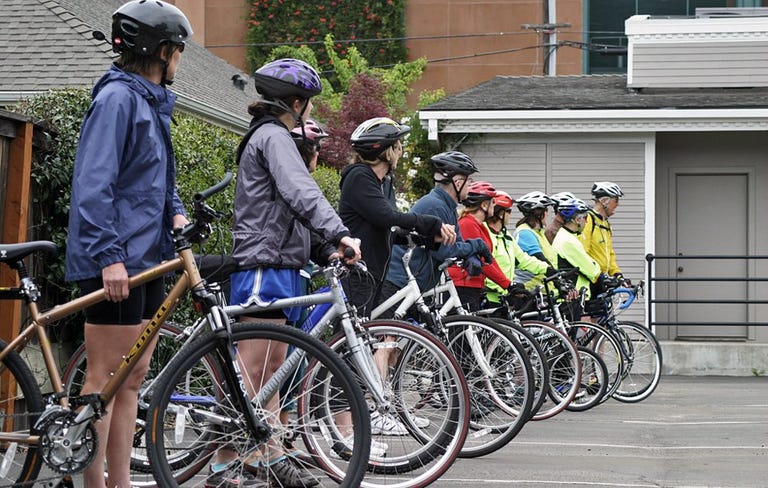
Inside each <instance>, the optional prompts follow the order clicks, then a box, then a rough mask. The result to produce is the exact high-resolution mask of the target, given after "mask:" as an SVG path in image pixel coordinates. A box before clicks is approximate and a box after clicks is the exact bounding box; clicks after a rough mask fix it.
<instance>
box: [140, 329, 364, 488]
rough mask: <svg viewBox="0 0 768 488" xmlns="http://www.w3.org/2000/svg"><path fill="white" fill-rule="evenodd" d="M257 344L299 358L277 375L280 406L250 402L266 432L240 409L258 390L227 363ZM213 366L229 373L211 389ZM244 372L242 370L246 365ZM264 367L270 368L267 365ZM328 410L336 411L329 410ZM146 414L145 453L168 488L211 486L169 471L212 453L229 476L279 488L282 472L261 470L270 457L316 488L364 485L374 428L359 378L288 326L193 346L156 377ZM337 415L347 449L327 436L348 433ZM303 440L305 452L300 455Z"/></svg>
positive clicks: (218, 335)
mask: <svg viewBox="0 0 768 488" xmlns="http://www.w3.org/2000/svg"><path fill="white" fill-rule="evenodd" d="M249 340H262V341H268V342H266V343H267V344H268V346H269V347H285V348H286V349H287V350H288V351H291V352H289V359H286V361H285V364H288V365H290V366H291V367H290V368H289V371H288V370H282V369H281V370H279V371H280V378H277V377H274V378H273V379H274V380H275V382H274V383H275V385H276V388H275V389H274V390H272V391H274V392H275V393H274V394H272V395H269V398H268V399H267V401H271V400H277V401H276V402H275V403H277V404H278V405H277V407H276V408H272V407H271V404H270V406H268V405H267V403H266V401H265V402H264V403H261V402H260V401H258V396H259V392H257V395H256V396H255V397H254V398H253V399H252V400H251V402H250V404H251V405H252V407H253V410H252V413H253V414H254V416H255V417H256V418H257V420H260V421H262V422H264V423H265V424H266V425H267V426H268V431H267V432H264V431H263V430H259V429H255V430H254V429H251V428H249V427H248V421H247V420H246V417H245V415H244V413H243V412H242V411H241V410H242V409H241V408H240V407H239V405H240V404H241V403H240V400H241V397H240V395H241V393H240V392H241V391H242V390H241V388H243V387H245V388H248V389H249V391H251V390H252V389H253V388H252V384H251V382H250V378H249V377H248V375H247V372H245V371H244V373H243V376H241V377H238V376H235V375H234V372H233V369H232V365H231V364H229V363H228V360H227V359H226V358H227V357H228V355H229V354H228V353H227V351H228V348H229V347H230V344H234V345H235V347H236V345H237V344H238V343H240V342H242V341H249ZM230 341H231V342H230ZM294 354H295V355H294ZM207 363H213V364H216V365H217V371H221V372H222V377H221V379H220V381H218V382H212V381H211V377H210V375H209V374H208V373H207V371H206V364H207ZM237 365H238V367H239V368H240V369H242V370H244V366H243V365H242V364H240V362H239V361H238V363H237ZM259 367H263V368H265V369H267V368H269V367H270V366H269V365H267V364H266V363H265V364H263V365H261V366H259ZM226 371H229V373H226ZM198 373H199V374H198ZM270 384H272V382H270V383H267V384H265V388H267V387H268V385H270ZM281 384H291V385H299V386H296V388H294V389H293V390H292V391H291V392H290V393H291V394H287V395H280V394H279V393H276V391H277V390H279V386H280V385H281ZM318 397H319V398H324V399H325V401H323V402H320V403H321V405H322V407H321V408H319V407H316V406H314V404H313V402H312V401H311V400H312V399H313V398H318ZM270 399H271V400H270ZM329 403H331V404H333V405H334V406H335V410H332V411H329V410H328V409H326V408H325V406H326V405H327V404H329ZM282 412H285V413H286V414H287V415H288V421H287V423H283V422H282V421H281V420H280V419H279V414H280V413H282ZM148 413H149V415H148V417H147V441H146V442H147V448H148V451H147V452H148V455H149V459H150V465H151V466H152V470H153V473H154V475H155V477H156V479H157V482H158V485H159V486H162V487H163V488H165V487H171V488H173V487H176V486H178V485H179V484H181V483H184V486H185V487H202V486H205V485H206V483H207V481H208V480H207V479H206V477H205V476H195V477H194V478H191V479H188V480H185V479H180V478H178V479H177V477H176V476H175V473H174V471H173V469H172V468H171V466H170V463H171V462H172V460H173V459H174V458H175V457H176V453H178V452H183V451H187V450H192V451H199V450H205V452H206V455H205V456H204V458H205V459H206V460H210V461H211V462H213V461H217V462H219V461H223V460H227V461H229V462H228V465H227V473H228V476H237V475H238V474H243V473H244V472H245V471H249V472H253V471H256V472H258V473H259V475H260V477H262V478H264V479H267V480H268V481H269V482H271V483H272V484H273V485H274V486H279V485H280V481H279V480H278V479H277V476H278V473H277V470H276V469H274V468H273V467H270V466H267V465H265V464H264V463H262V462H261V458H262V456H264V455H266V454H267V451H269V454H270V455H275V454H276V453H277V452H282V453H285V454H286V455H287V459H289V460H290V462H292V463H294V465H299V466H302V467H303V468H305V470H306V473H309V475H311V476H312V479H313V480H314V481H316V482H317V486H338V485H340V486H343V487H350V488H351V487H357V486H360V482H361V480H362V478H363V475H364V474H365V468H366V460H367V459H368V452H369V449H370V444H369V439H370V420H369V416H368V414H367V408H366V403H365V399H364V397H363V394H362V391H361V389H360V387H359V385H358V384H357V382H356V380H355V377H354V375H353V374H352V372H351V371H350V370H349V368H348V367H347V366H346V365H345V364H344V363H343V361H342V360H341V358H339V357H338V356H337V355H336V354H334V353H333V352H332V351H331V350H330V349H329V348H328V347H327V346H326V345H324V344H323V343H321V342H319V341H318V340H316V339H314V338H312V337H310V336H309V335H307V334H305V333H303V332H301V331H299V330H297V329H293V328H290V327H286V326H281V325H276V324H268V323H246V324H234V325H232V326H231V335H230V336H228V335H227V333H226V331H224V330H221V331H216V332H215V333H212V334H207V335H206V336H205V337H201V338H199V339H196V340H195V341H194V342H192V343H190V344H187V345H185V346H184V348H182V350H181V351H179V353H178V354H177V355H176V357H175V358H174V359H173V360H172V361H171V363H170V364H169V367H168V368H167V369H166V370H165V372H164V373H163V374H162V375H161V377H160V378H159V379H158V381H157V387H156V388H155V393H154V395H153V397H152V401H151V403H150V406H149V410H148ZM249 414H250V413H249ZM337 416H338V417H342V416H343V417H344V419H345V424H346V427H347V428H348V430H349V432H348V435H347V437H345V438H344V439H343V440H344V441H346V444H342V443H339V442H338V439H337V440H332V439H326V438H325V437H324V435H323V433H324V432H327V431H328V430H330V429H341V427H339V426H337V425H336V424H337ZM265 435H266V436H267V438H266V440H264V436H265ZM308 439H311V441H308ZM302 440H304V442H305V446H304V447H305V449H306V450H301V447H302V446H301V445H300V442H301V441H302ZM289 445H292V447H293V449H289V447H288V446H289ZM308 445H311V447H312V450H311V451H310V449H309V448H308V447H309V446H308ZM334 449H335V451H334ZM336 451H338V452H336ZM206 474H208V472H206ZM209 479H210V477H209Z"/></svg>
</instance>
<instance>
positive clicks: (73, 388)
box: [62, 322, 219, 488]
mask: <svg viewBox="0 0 768 488" xmlns="http://www.w3.org/2000/svg"><path fill="white" fill-rule="evenodd" d="M183 330H184V327H183V326H182V325H180V324H176V323H174V322H165V323H163V324H162V326H161V328H160V332H159V335H158V343H157V346H156V347H155V350H154V351H153V353H152V360H151V361H150V364H149V370H148V371H147V375H146V376H145V377H144V382H143V384H142V389H140V390H139V405H138V411H137V415H136V429H135V433H134V439H133V449H131V485H132V486H136V487H141V488H153V487H156V486H157V482H156V481H155V479H154V477H153V476H152V468H151V466H150V463H149V458H148V456H147V453H146V444H145V440H146V435H145V433H146V430H145V426H146V413H147V407H148V405H149V399H148V398H147V396H148V394H147V392H145V391H144V387H145V386H146V385H147V384H148V383H149V382H150V381H151V380H152V379H154V378H156V377H157V375H158V374H159V373H160V372H161V371H162V370H163V368H164V367H165V366H166V365H167V364H168V363H170V361H171V359H172V358H173V357H174V356H175V355H176V354H177V353H178V351H179V349H180V348H181V346H182V345H183V341H179V340H178V339H177V338H178V337H180V336H181V334H182V331H183ZM86 365H87V358H86V351H85V344H81V345H80V347H78V348H77V349H76V350H75V352H74V353H73V354H72V356H71V357H70V360H69V362H68V363H67V366H66V368H65V369H64V373H63V375H62V383H63V384H64V391H65V392H67V394H68V395H79V394H80V388H81V387H82V384H83V382H84V381H85V368H86ZM208 367H209V372H210V374H211V376H212V377H214V378H216V380H217V381H218V376H219V375H218V374H217V373H216V371H215V367H214V366H213V365H212V364H208ZM204 453H205V451H203V450H200V451H198V452H195V451H191V450H190V451H187V452H179V453H178V457H177V458H176V459H173V460H170V461H169V464H170V466H171V469H172V470H173V471H174V473H175V477H176V479H189V478H190V477H192V476H193V475H195V474H196V473H197V472H198V471H200V469H201V468H202V467H203V466H204V465H205V459H204V458H205V456H204Z"/></svg>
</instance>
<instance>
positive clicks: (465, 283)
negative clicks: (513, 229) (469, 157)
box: [448, 181, 513, 311]
mask: <svg viewBox="0 0 768 488" xmlns="http://www.w3.org/2000/svg"><path fill="white" fill-rule="evenodd" d="M497 195H498V193H497V192H496V189H495V188H494V187H493V185H491V184H490V183H488V182H487V181H475V182H473V183H472V184H470V185H469V193H468V194H467V198H465V199H464V201H463V202H462V203H463V204H464V210H462V212H461V217H460V218H459V229H460V230H461V235H462V237H463V238H465V239H472V238H477V239H482V240H483V242H484V243H485V245H486V246H487V247H488V249H489V250H490V251H491V253H493V251H494V246H493V240H492V239H491V234H490V232H489V231H488V227H486V226H485V225H484V224H485V223H486V221H487V220H488V218H489V217H491V216H492V215H493V208H494V207H493V200H494V198H496V196H497ZM467 260H468V263H467V264H468V265H467V266H461V267H460V266H456V265H454V266H451V267H450V268H448V273H449V274H450V276H451V279H452V280H453V283H454V285H455V286H456V291H457V292H458V294H459V298H460V299H461V303H462V304H465V306H466V307H467V309H468V310H472V311H474V310H479V309H480V308H481V304H482V303H483V301H484V300H485V281H486V279H488V280H490V281H491V282H492V283H494V284H495V285H496V286H499V287H501V288H502V289H504V290H506V289H508V288H510V287H511V286H512V280H511V279H510V277H512V276H513V275H507V274H505V273H504V271H502V269H501V268H500V267H499V263H498V262H497V261H496V260H495V259H494V260H493V263H492V264H490V265H487V266H482V265H481V264H480V263H479V262H478V261H477V258H475V257H474V256H470V257H469V258H467ZM473 268H474V270H473Z"/></svg>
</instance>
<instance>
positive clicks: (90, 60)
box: [0, 0, 258, 126]
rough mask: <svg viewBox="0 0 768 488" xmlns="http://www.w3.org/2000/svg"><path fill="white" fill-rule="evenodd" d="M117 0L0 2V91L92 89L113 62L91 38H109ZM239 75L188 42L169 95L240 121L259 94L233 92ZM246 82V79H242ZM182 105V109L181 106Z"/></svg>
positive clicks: (250, 87)
mask: <svg viewBox="0 0 768 488" xmlns="http://www.w3.org/2000/svg"><path fill="white" fill-rule="evenodd" d="M122 3H124V2H121V1H115V0H2V1H1V2H0V92H2V91H6V92H34V91H45V90H49V89H52V88H64V87H78V88H79V87H85V88H91V87H92V86H93V84H94V83H95V82H96V80H98V78H99V77H100V76H101V75H102V74H103V73H104V71H105V70H106V69H107V67H108V66H109V64H110V62H111V61H112V59H113V56H114V54H113V53H112V51H111V47H110V46H109V45H108V44H106V43H104V42H100V41H97V40H95V39H93V36H92V35H91V33H92V31H94V30H100V31H102V32H104V33H106V34H107V36H109V32H110V30H111V23H112V21H111V18H112V12H114V10H115V9H116V8H117V7H118V6H119V5H121V4H122ZM235 74H240V75H242V76H245V75H244V74H243V73H242V72H241V71H240V70H238V69H237V68H235V67H234V66H232V65H230V64H228V63H227V62H226V61H224V60H223V59H221V58H219V57H217V56H215V55H214V54H212V53H211V52H209V51H208V50H206V49H205V48H203V47H201V46H199V45H198V44H196V43H194V42H189V43H187V49H186V50H185V51H184V56H183V58H182V62H181V66H180V68H179V74H178V75H177V77H176V80H175V82H174V84H173V90H174V91H175V92H176V93H178V94H179V95H180V96H181V97H180V101H179V106H180V107H181V108H185V106H186V108H188V109H189V108H190V107H191V106H193V105H194V106H195V107H196V111H198V112H206V113H208V112H210V113H212V114H213V116H214V117H217V116H218V117H224V118H228V119H232V118H235V119H240V121H242V123H244V124H245V125H246V126H247V121H248V119H249V117H248V115H247V106H248V104H249V103H250V102H252V101H253V100H255V99H256V98H257V97H258V95H257V93H256V90H255V88H254V86H253V83H252V82H250V79H249V83H248V84H247V86H246V87H245V90H244V91H243V90H239V89H237V88H235V86H234V85H233V83H232V76H233V75H235ZM246 78H247V76H246ZM185 104H186V105H185Z"/></svg>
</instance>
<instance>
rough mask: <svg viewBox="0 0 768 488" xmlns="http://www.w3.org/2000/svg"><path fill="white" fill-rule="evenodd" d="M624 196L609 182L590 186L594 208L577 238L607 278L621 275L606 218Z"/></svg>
mask: <svg viewBox="0 0 768 488" xmlns="http://www.w3.org/2000/svg"><path fill="white" fill-rule="evenodd" d="M623 196H624V192H623V191H622V190H621V187H620V186H619V185H617V184H616V183H611V182H610V181H596V182H595V183H594V184H593V185H592V198H593V199H594V201H595V207H594V208H593V209H592V210H590V212H589V213H588V214H587V222H586V223H585V225H584V231H583V232H582V233H581V235H580V236H579V239H581V243H582V244H583V245H584V249H585V250H586V251H587V254H589V255H590V256H592V258H594V259H595V261H597V263H598V264H599V265H600V269H601V270H602V272H603V273H606V274H608V275H609V276H615V275H616V274H621V268H619V265H618V264H616V251H615V250H614V249H613V229H612V228H611V224H610V223H609V222H608V218H609V217H611V216H612V215H613V214H614V213H615V212H616V207H618V206H619V198H621V197H623Z"/></svg>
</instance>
